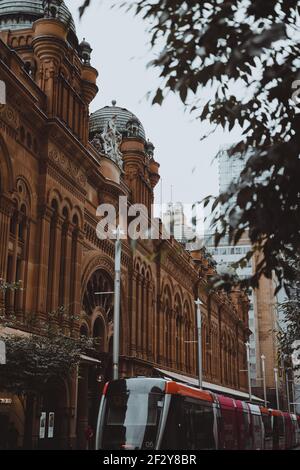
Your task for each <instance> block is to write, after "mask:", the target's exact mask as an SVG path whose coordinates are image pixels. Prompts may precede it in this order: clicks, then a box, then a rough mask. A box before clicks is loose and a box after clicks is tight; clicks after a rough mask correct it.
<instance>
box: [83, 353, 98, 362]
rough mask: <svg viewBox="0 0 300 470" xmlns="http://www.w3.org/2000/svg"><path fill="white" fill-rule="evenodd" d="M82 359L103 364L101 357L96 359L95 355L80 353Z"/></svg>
mask: <svg viewBox="0 0 300 470" xmlns="http://www.w3.org/2000/svg"><path fill="white" fill-rule="evenodd" d="M80 359H81V360H82V362H88V363H93V364H102V362H101V361H99V359H95V358H94V357H90V356H86V355H85V354H81V355H80Z"/></svg>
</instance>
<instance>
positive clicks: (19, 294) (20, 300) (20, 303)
mask: <svg viewBox="0 0 300 470" xmlns="http://www.w3.org/2000/svg"><path fill="white" fill-rule="evenodd" d="M23 224H24V234H23V240H24V247H23V253H22V258H21V266H20V275H19V278H20V279H18V280H21V281H22V287H23V288H24V289H25V287H26V286H25V275H26V265H27V262H28V250H29V233H30V222H29V219H27V218H26V220H25V221H24V222H23ZM24 292H25V291H24V290H17V291H16V300H17V301H16V306H17V312H16V313H17V316H18V318H19V319H20V320H21V319H22V316H23V314H24Z"/></svg>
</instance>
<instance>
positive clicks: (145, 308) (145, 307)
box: [142, 279, 149, 359]
mask: <svg viewBox="0 0 300 470" xmlns="http://www.w3.org/2000/svg"><path fill="white" fill-rule="evenodd" d="M142 292H143V302H142V306H143V307H142V352H143V359H147V349H148V347H147V339H148V336H147V330H148V325H147V323H148V292H149V291H148V283H147V281H146V280H145V279H144V281H143V288H142Z"/></svg>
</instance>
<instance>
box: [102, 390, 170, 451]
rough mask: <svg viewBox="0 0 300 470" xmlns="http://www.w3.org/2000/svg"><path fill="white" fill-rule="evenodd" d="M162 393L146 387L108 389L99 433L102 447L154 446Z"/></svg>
mask: <svg viewBox="0 0 300 470" xmlns="http://www.w3.org/2000/svg"><path fill="white" fill-rule="evenodd" d="M163 405H164V393H163V392H162V391H161V390H160V389H159V388H158V387H152V389H151V390H150V391H146V390H127V391H124V392H123V393H122V391H121V390H116V389H114V390H111V391H108V393H107V396H106V400H105V405H104V407H105V408H104V410H103V422H102V426H101V428H102V429H101V431H102V432H101V433H100V439H101V442H100V446H99V447H100V448H101V449H110V450H115V449H126V450H137V449H149V450H150V449H155V445H156V441H157V437H158V429H159V423H160V417H161V413H162V409H163Z"/></svg>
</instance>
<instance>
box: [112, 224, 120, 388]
mask: <svg viewBox="0 0 300 470" xmlns="http://www.w3.org/2000/svg"><path fill="white" fill-rule="evenodd" d="M114 234H115V235H116V241H115V289H114V337H113V379H114V380H118V378H119V356H120V293H121V250H122V246H121V239H120V235H121V230H120V226H118V227H117V230H116V231H115V232H114Z"/></svg>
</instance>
